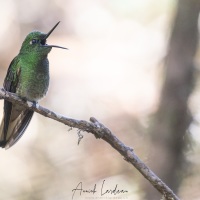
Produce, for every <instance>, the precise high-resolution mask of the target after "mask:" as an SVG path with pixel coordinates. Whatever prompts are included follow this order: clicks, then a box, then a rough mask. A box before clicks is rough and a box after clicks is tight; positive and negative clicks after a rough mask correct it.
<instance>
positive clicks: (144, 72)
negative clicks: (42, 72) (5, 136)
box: [0, 0, 200, 200]
mask: <svg viewBox="0 0 200 200" xmlns="http://www.w3.org/2000/svg"><path fill="white" fill-rule="evenodd" d="M199 7H200V1H199V0H182V1H175V0H163V1H162V3H161V2H160V1H156V0H148V1H146V0H140V1H133V0H126V1H123V0H109V1H107V0H96V1H92V0H85V1H78V0H73V1H72V0H56V1H47V0H43V1H39V0H34V1H33V0H26V1H25V0H18V1H14V0H7V1H3V0H0V19H1V29H0V43H1V45H0V85H1V86H2V85H3V81H4V77H5V75H6V71H7V69H8V66H9V64H10V62H11V60H12V59H13V58H14V57H15V56H16V55H17V54H18V52H19V49H20V47H21V44H22V42H23V40H24V38H25V36H26V35H27V34H28V33H29V32H31V31H33V30H40V31H42V32H45V33H47V32H48V31H49V30H50V29H51V28H52V27H53V26H54V25H55V24H56V23H57V22H58V21H61V23H60V24H59V26H58V27H57V28H56V29H55V31H54V32H53V34H52V35H51V36H50V37H49V39H48V44H56V45H61V46H64V47H67V48H69V51H65V50H61V49H53V50H52V51H51V53H50V54H49V61H50V77H51V82H50V88H49V91H48V94H47V96H46V97H45V98H44V99H43V100H42V101H41V102H40V104H41V105H43V106H45V107H47V108H49V109H51V110H53V111H55V112H57V113H60V114H62V115H65V116H68V117H72V118H76V119H84V120H88V119H89V118H90V117H91V116H94V117H95V118H97V119H98V120H99V121H100V122H102V123H103V124H105V125H106V126H107V127H109V128H110V129H111V130H112V131H113V133H115V134H116V136H117V137H118V138H119V139H120V140H121V141H122V142H124V143H125V144H126V145H128V146H131V147H133V148H134V150H135V152H136V154H137V155H138V156H139V157H140V158H141V159H142V160H143V161H144V162H145V163H146V164H147V165H148V166H149V167H151V168H152V170H153V171H154V172H155V173H156V174H158V175H159V176H160V177H161V178H162V179H163V181H164V182H166V183H167V184H168V185H169V186H170V187H171V188H172V189H173V190H174V191H175V192H176V193H177V194H178V195H179V196H180V198H181V199H190V200H196V199H199V196H200V191H199V189H198V187H199V185H200V175H199V174H200V173H199V172H200V160H199V153H200V126H199V122H200V103H199V102H200V101H199V98H200V93H199V91H200V90H199V84H200V82H199V50H198V25H199V22H198V16H199V9H200V8H199ZM2 114H3V101H0V117H2ZM83 135H84V138H83V140H82V141H81V143H80V144H79V146H78V145H77V142H78V136H77V130H75V129H73V130H71V131H69V127H67V126H64V125H63V124H60V123H58V122H56V121H53V120H51V119H48V118H45V117H43V116H40V115H38V114H36V113H35V114H34V117H33V119H32V121H31V123H30V125H29V127H28V129H27V131H26V132H25V134H24V136H23V137H22V138H21V139H20V141H19V142H18V143H17V144H16V145H15V146H13V147H12V148H11V149H9V150H6V151H5V150H4V149H1V150H0V199H7V200H26V199H31V200H32V199H33V200H47V199H48V200H51V199H52V200H57V199H58V200H62V199H71V198H72V189H74V188H75V187H76V186H77V185H78V183H79V182H82V183H83V188H84V189H91V188H93V187H94V184H97V190H100V189H99V188H100V186H101V184H102V181H103V180H106V183H105V184H106V189H110V188H113V189H114V187H115V185H116V184H118V188H119V189H125V190H128V193H125V194H121V195H118V196H117V197H118V198H119V199H129V200H141V199H150V200H151V199H160V198H161V196H160V194H158V192H157V191H155V189H154V188H153V187H152V186H151V185H150V184H149V183H148V182H147V181H146V180H145V179H144V178H143V177H142V176H141V175H140V174H139V172H138V171H137V170H136V169H135V168H133V167H132V166H131V165H129V164H128V163H127V162H125V161H124V160H123V158H122V156H121V155H119V153H117V152H116V151H115V150H114V149H113V148H112V147H111V146H109V145H108V144H106V143H105V142H104V141H101V140H96V139H95V138H94V136H93V135H91V134H88V133H83ZM104 197H105V199H106V198H110V199H114V197H115V198H116V196H113V195H106V196H104ZM89 198H90V199H95V198H96V199H98V198H99V199H100V198H101V199H103V197H101V196H100V193H96V194H95V195H92V194H82V195H81V196H80V195H79V194H76V195H75V197H74V199H89Z"/></svg>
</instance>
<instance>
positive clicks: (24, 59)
mask: <svg viewBox="0 0 200 200" xmlns="http://www.w3.org/2000/svg"><path fill="white" fill-rule="evenodd" d="M58 24H59V22H58V23H57V24H56V25H55V26H54V27H53V28H52V29H51V30H50V31H49V32H48V33H47V34H45V33H41V32H39V31H33V32H31V33H29V34H28V35H27V37H26V38H25V40H24V42H23V43H22V47H21V49H20V52H19V54H18V55H17V56H16V57H15V58H14V59H13V60H12V62H11V64H10V66H9V68H8V71H7V75H6V78H5V80H4V88H5V90H7V91H9V92H13V93H16V94H17V95H19V96H20V97H22V98H23V99H25V100H29V101H34V102H37V101H38V100H39V99H41V98H42V97H44V96H45V94H46V92H47V90H48V86H49V61H48V59H47V56H48V53H49V52H50V51H51V49H52V47H57V48H62V49H66V48H64V47H60V46H56V45H47V44H46V39H47V38H48V36H49V35H50V34H51V33H52V31H53V30H54V29H55V28H56V26H57V25H58ZM32 116H33V111H30V110H28V109H26V108H24V107H23V106H20V105H18V104H12V103H10V102H8V101H4V117H3V120H2V123H1V126H0V146H1V147H3V148H4V147H5V148H9V147H11V146H12V145H13V144H15V143H16V142H17V141H18V140H19V138H20V137H21V136H22V135H23V133H24V131H25V130H26V128H27V126H28V124H29V122H30V120H31V118H32Z"/></svg>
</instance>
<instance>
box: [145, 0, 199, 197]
mask: <svg viewBox="0 0 200 200" xmlns="http://www.w3.org/2000/svg"><path fill="white" fill-rule="evenodd" d="M199 10H200V0H179V1H178V4H177V13H176V17H175V21H174V26H173V28H172V33H171V38H170V41H169V49H168V54H167V57H166V60H165V81H164V85H163V89H162V94H161V100H160V105H159V108H158V111H157V113H156V114H155V118H154V122H153V125H152V127H151V130H150V133H151V137H152V149H151V155H150V156H149V158H150V159H151V161H149V162H150V163H149V164H150V166H151V168H152V170H153V171H154V172H155V173H156V174H157V175H158V176H160V178H161V179H162V180H163V181H164V182H165V183H167V184H168V186H169V187H171V188H172V189H173V190H174V191H175V192H177V189H178V187H179V185H180V181H181V177H182V175H181V173H182V172H183V171H181V169H182V167H183V166H184V164H185V162H184V161H185V160H184V156H183V151H184V148H185V146H186V145H185V142H184V135H185V134H186V131H187V129H188V126H189V124H190V123H191V120H192V117H191V115H190V112H189V109H188V98H189V96H190V94H191V92H192V89H193V83H194V76H193V75H194V70H195V68H194V62H193V60H194V56H195V53H196V49H197V45H198V16H199ZM145 190H146V192H147V195H146V197H147V199H149V200H152V199H154V200H156V199H159V197H160V195H159V194H158V193H157V192H156V191H155V190H153V189H152V187H151V188H150V186H145ZM154 191H155V193H154Z"/></svg>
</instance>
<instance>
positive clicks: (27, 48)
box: [20, 22, 67, 55]
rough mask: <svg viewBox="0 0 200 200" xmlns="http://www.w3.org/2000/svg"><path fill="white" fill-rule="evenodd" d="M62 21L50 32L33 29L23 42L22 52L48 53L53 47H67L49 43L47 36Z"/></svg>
mask: <svg viewBox="0 0 200 200" xmlns="http://www.w3.org/2000/svg"><path fill="white" fill-rule="evenodd" d="M59 23H60V22H58V23H57V24H56V25H55V26H54V27H53V28H52V29H51V30H50V31H49V32H48V33H42V32H39V31H33V32H31V33H29V34H28V35H27V36H26V38H25V40H24V42H23V43H22V46H21V49H20V53H29V54H36V55H47V54H48V53H49V52H50V51H51V49H52V47H55V48H60V49H67V48H65V47H61V46H57V45H48V44H47V43H46V42H47V38H48V37H49V35H50V34H51V33H52V32H53V31H54V29H55V28H56V27H57V26H58V24H59Z"/></svg>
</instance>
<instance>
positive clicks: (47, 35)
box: [44, 21, 68, 49]
mask: <svg viewBox="0 0 200 200" xmlns="http://www.w3.org/2000/svg"><path fill="white" fill-rule="evenodd" d="M59 23H60V21H59V22H58V23H57V24H56V25H55V26H54V27H53V28H52V29H51V30H50V31H49V32H48V33H47V34H46V35H45V37H44V39H45V40H46V39H47V38H48V37H49V36H50V35H51V33H52V32H53V31H54V29H55V28H56V27H57V26H58V24H59ZM44 46H47V47H55V48H60V49H68V48H65V47H61V46H57V45H48V44H45V45H44Z"/></svg>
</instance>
